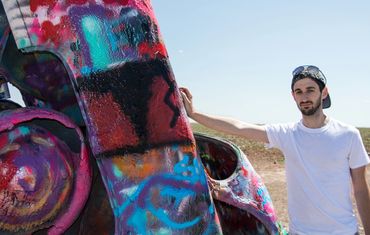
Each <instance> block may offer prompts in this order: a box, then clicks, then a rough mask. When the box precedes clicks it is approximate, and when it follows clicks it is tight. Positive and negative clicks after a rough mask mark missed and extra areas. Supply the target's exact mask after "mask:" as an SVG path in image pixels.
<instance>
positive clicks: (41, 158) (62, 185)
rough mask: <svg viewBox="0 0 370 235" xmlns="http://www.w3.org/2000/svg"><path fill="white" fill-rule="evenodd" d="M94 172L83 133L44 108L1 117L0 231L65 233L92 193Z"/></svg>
mask: <svg viewBox="0 0 370 235" xmlns="http://www.w3.org/2000/svg"><path fill="white" fill-rule="evenodd" d="M90 183H91V169H90V165H89V162H88V157H87V150H86V147H85V145H84V142H83V135H82V133H81V132H80V130H79V129H78V128H77V126H76V125H74V124H73V123H72V122H71V121H70V119H69V118H67V117H66V116H64V115H62V114H60V113H57V112H54V111H47V110H41V109H30V108H24V109H16V110H7V111H3V112H1V113H0V233H1V234H3V233H18V234H30V233H32V232H35V231H38V230H40V229H48V233H49V234H61V233H63V232H64V231H65V230H66V229H67V228H68V227H69V226H70V225H71V224H72V223H73V222H74V220H75V218H76V217H77V216H78V215H79V213H80V211H81V209H82V208H83V206H84V203H85V202H86V199H87V196H88V194H89V190H90Z"/></svg>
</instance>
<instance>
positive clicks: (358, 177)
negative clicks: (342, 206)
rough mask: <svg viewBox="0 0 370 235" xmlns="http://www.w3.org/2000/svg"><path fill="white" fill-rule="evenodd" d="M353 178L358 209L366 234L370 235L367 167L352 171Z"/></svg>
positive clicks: (369, 191)
mask: <svg viewBox="0 0 370 235" xmlns="http://www.w3.org/2000/svg"><path fill="white" fill-rule="evenodd" d="M351 177H352V184H353V191H354V194H355V199H356V204H357V209H358V212H359V214H360V217H361V221H362V224H363V226H364V230H365V234H366V235H370V190H369V184H368V182H367V180H366V166H362V167H359V168H356V169H351Z"/></svg>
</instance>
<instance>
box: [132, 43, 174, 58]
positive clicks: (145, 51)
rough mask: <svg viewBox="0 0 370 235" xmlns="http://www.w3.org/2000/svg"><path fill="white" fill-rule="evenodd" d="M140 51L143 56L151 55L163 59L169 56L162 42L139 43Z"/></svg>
mask: <svg viewBox="0 0 370 235" xmlns="http://www.w3.org/2000/svg"><path fill="white" fill-rule="evenodd" d="M138 49H139V53H140V55H141V56H144V57H145V56H149V57H150V58H151V59H162V58H166V57H167V50H166V47H165V46H164V45H163V44H162V43H155V44H152V43H147V42H143V43H140V45H139V48H138Z"/></svg>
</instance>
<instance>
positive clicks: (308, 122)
mask: <svg viewBox="0 0 370 235" xmlns="http://www.w3.org/2000/svg"><path fill="white" fill-rule="evenodd" d="M302 122H303V125H304V126H305V127H308V128H312V129H316V128H321V127H323V126H325V125H326V124H327V123H328V118H327V117H326V115H325V114H324V113H323V112H317V113H315V114H313V115H310V116H306V115H303V116H302Z"/></svg>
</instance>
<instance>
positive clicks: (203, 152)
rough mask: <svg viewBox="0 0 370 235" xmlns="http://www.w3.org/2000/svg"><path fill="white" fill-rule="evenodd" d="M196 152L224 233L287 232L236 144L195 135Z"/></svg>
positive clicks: (261, 184)
mask: <svg viewBox="0 0 370 235" xmlns="http://www.w3.org/2000/svg"><path fill="white" fill-rule="evenodd" d="M194 137H195V140H196V143H197V153H198V156H199V157H200V158H201V160H202V164H203V167H204V168H205V170H206V172H207V178H208V182H209V184H210V189H211V192H212V196H213V199H214V203H215V207H216V209H217V212H218V216H219V218H220V223H221V227H222V232H223V233H224V234H241V235H242V234H261V235H262V234H286V232H285V230H284V228H282V227H281V225H280V223H279V222H278V221H277V217H276V214H275V211H274V208H273V205H272V201H271V198H270V195H269V193H268V191H267V189H266V187H265V185H264V183H263V181H262V179H261V178H260V176H259V175H258V174H257V172H256V171H255V170H254V169H253V166H252V164H251V163H250V162H249V160H248V158H247V157H246V156H245V155H244V153H243V152H242V151H241V150H240V148H239V147H238V146H236V145H235V144H233V143H231V142H228V141H225V140H222V139H220V138H215V137H210V136H206V135H204V134H199V133H198V134H195V135H194Z"/></svg>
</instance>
